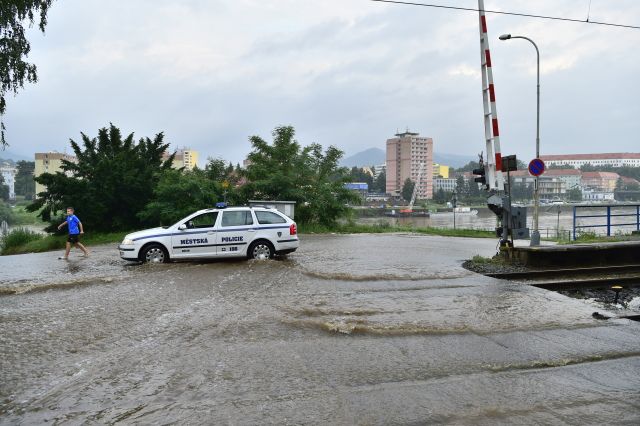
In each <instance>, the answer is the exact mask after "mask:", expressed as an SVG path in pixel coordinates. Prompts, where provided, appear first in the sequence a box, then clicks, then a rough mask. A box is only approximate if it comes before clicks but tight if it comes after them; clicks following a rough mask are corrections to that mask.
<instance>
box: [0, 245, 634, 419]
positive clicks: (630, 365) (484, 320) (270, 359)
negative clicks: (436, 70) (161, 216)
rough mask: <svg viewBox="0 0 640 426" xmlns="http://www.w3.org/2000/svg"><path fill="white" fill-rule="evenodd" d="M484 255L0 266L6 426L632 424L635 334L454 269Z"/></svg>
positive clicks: (100, 251)
mask: <svg viewBox="0 0 640 426" xmlns="http://www.w3.org/2000/svg"><path fill="white" fill-rule="evenodd" d="M495 245H496V241H495V240H492V239H464V238H444V237H434V236H417V235H411V234H384V235H323V236H302V242H301V248H300V249H299V251H298V252H296V253H293V254H292V255H290V256H289V257H288V258H286V259H283V260H274V261H245V260H237V261H236V260H233V261H211V262H202V263H173V264H167V265H135V264H129V263H127V262H124V261H122V260H120V259H119V258H118V257H117V252H116V250H115V247H109V246H104V247H98V248H95V249H94V250H93V253H92V256H91V257H89V258H87V259H84V258H79V257H74V256H73V253H72V258H71V260H70V261H68V262H65V261H62V260H57V256H58V255H59V253H42V254H32V255H22V256H7V257H0V326H1V327H2V334H0V372H1V380H0V423H1V424H42V423H45V422H47V423H52V424H81V423H89V424H94V423H97V424H104V423H106V424H116V423H124V424H148V423H154V424H155V423H159V424H172V423H178V424H349V425H350V424H367V425H368V424H425V423H440V424H487V425H489V424H491V425H493V424H576V425H582V424H597V423H599V424H638V423H640V323H637V322H634V321H630V320H620V319H618V320H615V319H614V320H608V321H599V320H596V319H594V318H593V317H592V316H591V314H592V312H593V307H592V306H589V305H588V304H586V303H584V302H583V301H580V300H576V299H572V298H569V297H565V296H563V295H560V294H558V293H555V292H551V291H546V290H542V289H538V288H535V287H531V286H526V285H522V284H519V283H512V282H508V281H507V282H505V281H500V280H496V279H492V278H488V277H484V276H480V275H477V274H474V273H472V272H470V271H467V270H465V269H463V268H462V267H461V266H460V264H461V263H462V261H463V260H465V259H468V258H470V257H472V256H473V255H475V254H481V255H483V256H490V255H492V254H493V253H494V252H495ZM78 254H79V253H75V256H77V255H78Z"/></svg>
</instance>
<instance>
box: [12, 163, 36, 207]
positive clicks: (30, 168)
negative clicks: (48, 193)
mask: <svg viewBox="0 0 640 426" xmlns="http://www.w3.org/2000/svg"><path fill="white" fill-rule="evenodd" d="M35 168H36V163H35V162H33V161H18V164H17V169H18V173H17V174H16V183H15V187H16V195H23V196H24V197H25V198H26V199H27V200H31V199H32V198H33V196H34V194H35V192H36V181H35V180H33V173H34V171H35Z"/></svg>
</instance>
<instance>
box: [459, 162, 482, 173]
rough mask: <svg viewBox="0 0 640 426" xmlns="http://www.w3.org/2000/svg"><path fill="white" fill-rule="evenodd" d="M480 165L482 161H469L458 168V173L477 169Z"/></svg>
mask: <svg viewBox="0 0 640 426" xmlns="http://www.w3.org/2000/svg"><path fill="white" fill-rule="evenodd" d="M479 167H480V163H479V162H477V161H469V162H468V163H467V164H465V165H464V166H462V167H460V168H458V169H456V172H457V173H464V172H471V171H473V169H477V168H479Z"/></svg>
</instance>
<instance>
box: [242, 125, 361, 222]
mask: <svg viewBox="0 0 640 426" xmlns="http://www.w3.org/2000/svg"><path fill="white" fill-rule="evenodd" d="M272 136H273V143H272V144H269V143H267V142H266V141H265V140H263V139H262V138H261V137H260V136H252V137H251V138H249V140H250V141H251V145H252V147H253V150H252V151H251V153H250V154H249V156H248V159H249V162H250V164H249V166H248V167H247V169H246V170H245V171H244V174H245V177H246V179H247V183H246V185H244V186H243V187H242V191H243V193H244V198H253V199H258V200H260V199H265V200H269V199H271V200H289V201H295V202H296V220H297V221H298V222H303V223H320V224H322V225H332V224H334V223H335V221H336V220H337V219H338V218H339V217H342V216H345V215H347V214H348V212H349V211H350V210H349V208H348V207H347V206H346V205H345V204H346V203H348V202H356V201H357V200H358V196H357V195H356V194H354V193H353V192H351V191H349V190H348V189H346V188H345V187H344V184H345V183H346V182H348V181H349V175H348V170H347V169H345V168H340V167H338V162H339V161H340V158H342V155H343V152H342V151H340V150H339V149H337V148H336V147H333V146H330V147H329V148H327V149H326V150H325V151H324V152H323V150H322V149H323V148H322V146H321V145H319V144H311V145H309V146H306V147H304V148H302V147H301V146H300V144H299V143H298V142H297V141H296V140H295V139H294V136H295V130H294V128H293V127H291V126H281V127H276V128H275V129H274V131H273V133H272Z"/></svg>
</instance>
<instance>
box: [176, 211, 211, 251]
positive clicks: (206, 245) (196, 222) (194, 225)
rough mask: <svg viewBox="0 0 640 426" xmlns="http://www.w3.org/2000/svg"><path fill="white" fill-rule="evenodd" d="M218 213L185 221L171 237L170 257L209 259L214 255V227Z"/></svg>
mask: <svg viewBox="0 0 640 426" xmlns="http://www.w3.org/2000/svg"><path fill="white" fill-rule="evenodd" d="M217 218H218V212H207V213H202V214H199V215H198V216H194V217H192V218H191V219H189V220H187V221H185V222H184V223H183V224H181V225H185V226H184V227H182V226H180V227H179V228H184V229H178V231H177V232H175V233H174V234H173V235H172V236H171V246H172V256H171V257H174V258H180V257H209V256H215V255H216V231H215V225H216V220H217Z"/></svg>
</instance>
